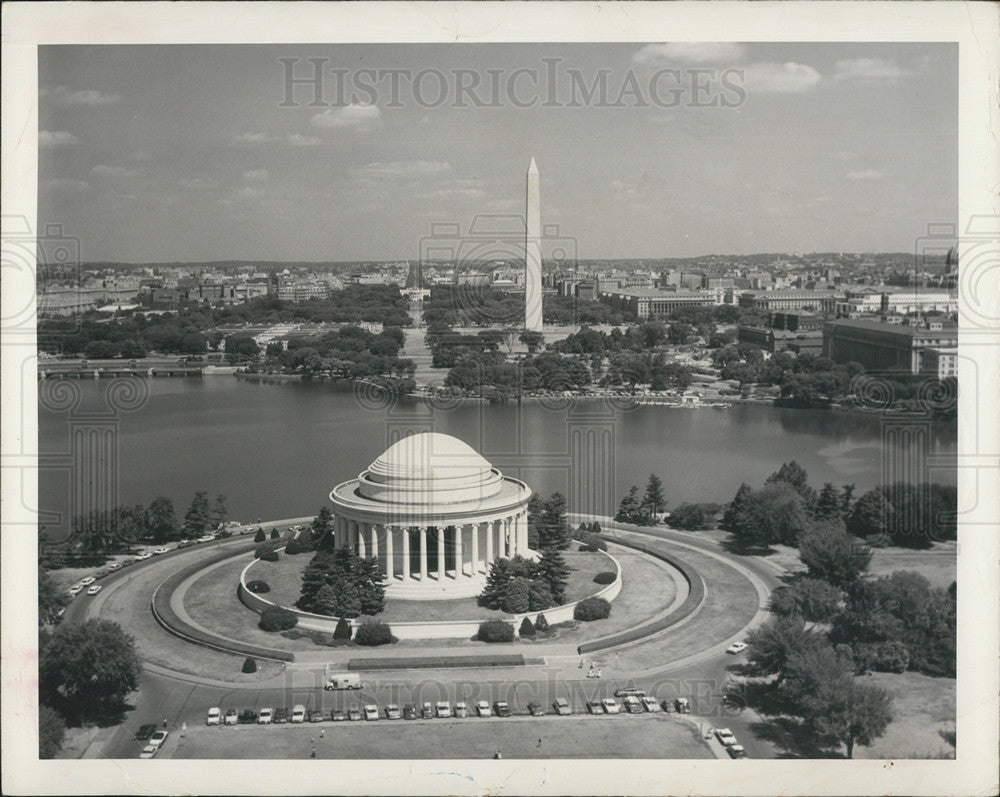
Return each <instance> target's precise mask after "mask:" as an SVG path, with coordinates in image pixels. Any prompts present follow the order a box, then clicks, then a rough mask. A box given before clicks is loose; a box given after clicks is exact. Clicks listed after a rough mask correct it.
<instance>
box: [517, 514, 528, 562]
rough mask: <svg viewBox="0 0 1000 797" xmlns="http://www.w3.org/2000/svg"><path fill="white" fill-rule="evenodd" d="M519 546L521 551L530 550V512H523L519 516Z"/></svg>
mask: <svg viewBox="0 0 1000 797" xmlns="http://www.w3.org/2000/svg"><path fill="white" fill-rule="evenodd" d="M517 547H518V548H519V549H520V551H521V553H526V552H527V551H528V547H529V546H528V513H527V512H522V513H521V514H520V515H518V516H517Z"/></svg>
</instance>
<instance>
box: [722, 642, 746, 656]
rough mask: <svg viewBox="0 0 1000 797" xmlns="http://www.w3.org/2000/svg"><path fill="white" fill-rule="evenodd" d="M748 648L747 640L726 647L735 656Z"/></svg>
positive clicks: (727, 651)
mask: <svg viewBox="0 0 1000 797" xmlns="http://www.w3.org/2000/svg"><path fill="white" fill-rule="evenodd" d="M746 649H747V643H746V642H733V644H732V645H730V646H729V647H728V648H726V653H732V654H733V655H734V656H735V655H736V654H737V653H742V652H743V651H744V650H746Z"/></svg>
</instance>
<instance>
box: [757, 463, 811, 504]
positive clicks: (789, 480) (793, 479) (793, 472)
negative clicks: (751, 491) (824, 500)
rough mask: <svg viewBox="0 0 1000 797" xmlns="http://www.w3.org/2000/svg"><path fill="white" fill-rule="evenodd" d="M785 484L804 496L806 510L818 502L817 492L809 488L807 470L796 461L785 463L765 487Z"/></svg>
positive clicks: (767, 480) (773, 474)
mask: <svg viewBox="0 0 1000 797" xmlns="http://www.w3.org/2000/svg"><path fill="white" fill-rule="evenodd" d="M780 482H784V483H785V484H790V485H791V486H792V487H794V488H795V491H796V492H797V493H798V494H799V495H800V496H802V500H803V502H804V504H805V506H806V508H809V507H811V506H812V505H813V504H814V503H815V502H816V491H815V490H813V488H812V487H810V486H809V476H808V475H807V474H806V472H805V469H804V468H803V467H802V466H801V465H799V463H797V462H796V461H795V460H792V461H791V462H786V463H784V464H783V465H782V466H781V467H780V468H778V469H777V470H776V471H775V472H774V473H772V474H771V475H770V476H768V477H767V479H766V480H765V481H764V484H765V485H769V484H778V483H780Z"/></svg>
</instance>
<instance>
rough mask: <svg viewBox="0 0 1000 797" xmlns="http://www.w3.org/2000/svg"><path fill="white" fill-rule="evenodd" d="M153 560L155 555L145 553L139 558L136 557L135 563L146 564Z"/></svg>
mask: <svg viewBox="0 0 1000 797" xmlns="http://www.w3.org/2000/svg"><path fill="white" fill-rule="evenodd" d="M152 558H153V554H151V553H150V552H149V551H143V552H142V553H141V554H139V555H138V556H136V557H135V561H137V562H144V561H146V560H147V559H152Z"/></svg>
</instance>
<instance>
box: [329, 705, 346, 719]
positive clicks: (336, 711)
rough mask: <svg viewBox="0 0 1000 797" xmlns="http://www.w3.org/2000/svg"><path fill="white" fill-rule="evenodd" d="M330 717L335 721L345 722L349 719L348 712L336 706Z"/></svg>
mask: <svg viewBox="0 0 1000 797" xmlns="http://www.w3.org/2000/svg"><path fill="white" fill-rule="evenodd" d="M330 719H331V720H333V721H334V722H343V721H344V720H346V719H347V714H346V713H345V712H344V711H342V710H341V709H339V708H335V709H334V710H333V711H331V712H330Z"/></svg>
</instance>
